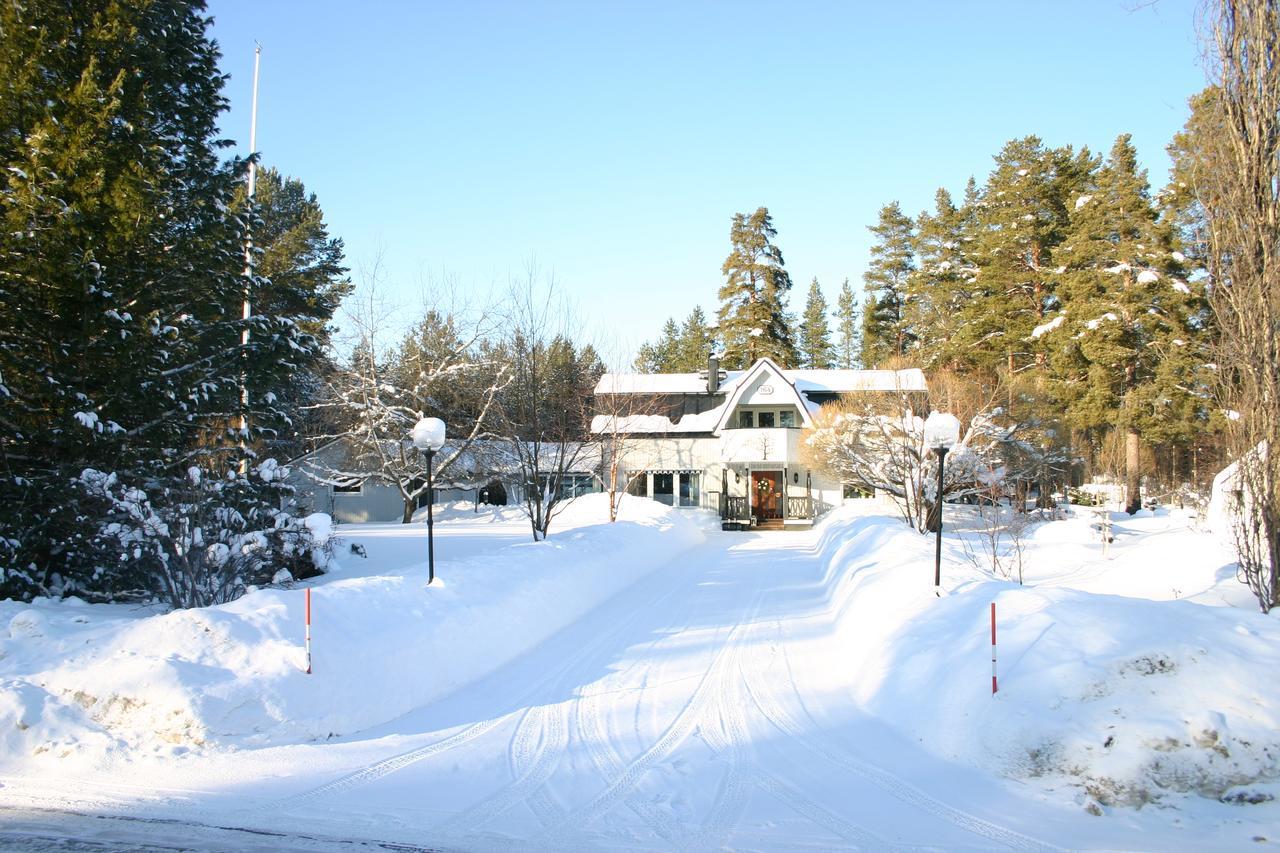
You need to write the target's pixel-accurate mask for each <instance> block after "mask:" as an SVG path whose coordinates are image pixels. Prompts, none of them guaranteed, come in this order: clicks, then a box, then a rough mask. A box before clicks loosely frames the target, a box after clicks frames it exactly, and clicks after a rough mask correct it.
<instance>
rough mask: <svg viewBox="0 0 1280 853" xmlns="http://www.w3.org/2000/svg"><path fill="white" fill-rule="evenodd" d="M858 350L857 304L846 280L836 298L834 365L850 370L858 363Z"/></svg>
mask: <svg viewBox="0 0 1280 853" xmlns="http://www.w3.org/2000/svg"><path fill="white" fill-rule="evenodd" d="M858 349H859V345H858V303H857V300H856V299H855V297H854V295H853V288H852V287H850V286H849V279H847V278H846V279H845V280H844V283H843V284H841V285H840V295H839V296H837V297H836V344H835V350H836V365H837V366H838V367H840V368H843V369H844V370H852V369H853V367H854V365H856V364H857V363H858Z"/></svg>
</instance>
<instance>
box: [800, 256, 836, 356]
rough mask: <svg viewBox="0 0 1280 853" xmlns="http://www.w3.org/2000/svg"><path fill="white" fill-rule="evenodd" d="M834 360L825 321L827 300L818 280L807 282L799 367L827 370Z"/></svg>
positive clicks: (833, 349) (833, 352) (829, 331)
mask: <svg viewBox="0 0 1280 853" xmlns="http://www.w3.org/2000/svg"><path fill="white" fill-rule="evenodd" d="M834 358H835V347H833V346H832V345H831V326H830V324H829V323H828V321H827V300H826V297H824V296H823V295H822V287H821V286H819V284H818V279H817V278H814V279H813V281H811V282H809V295H808V297H807V298H806V299H805V303H804V317H803V318H802V319H801V321H800V366H801V367H808V368H812V369H817V370H828V369H830V367H831V366H832V364H833V362H834Z"/></svg>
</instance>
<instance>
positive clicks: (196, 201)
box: [0, 0, 315, 597]
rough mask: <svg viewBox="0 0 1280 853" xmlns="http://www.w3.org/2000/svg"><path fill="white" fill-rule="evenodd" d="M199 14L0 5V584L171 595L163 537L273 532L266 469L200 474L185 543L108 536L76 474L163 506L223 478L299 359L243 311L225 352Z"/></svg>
mask: <svg viewBox="0 0 1280 853" xmlns="http://www.w3.org/2000/svg"><path fill="white" fill-rule="evenodd" d="M203 10H204V6H203V3H200V2H180V0H168V2H154V3H145V4H141V3H133V2H126V0H102V2H98V3H94V4H63V3H49V2H33V3H23V4H5V5H4V6H3V7H2V8H0V80H4V81H5V82H4V84H3V85H4V93H5V95H4V97H2V98H0V217H3V220H4V221H3V226H4V227H3V229H0V230H2V231H3V234H0V253H3V256H4V258H5V263H4V275H3V276H0V304H3V305H4V306H5V312H6V320H7V322H4V323H0V327H2V328H0V377H3V380H2V381H3V385H4V388H5V390H4V391H3V392H0V397H2V398H3V400H2V401H0V406H3V409H2V411H0V456H2V457H3V467H2V468H0V500H2V501H3V502H4V505H5V506H6V507H7V508H8V509H7V510H6V512H5V513H4V514H3V515H2V516H0V540H3V541H4V542H5V543H6V548H5V553H4V554H2V555H0V557H3V561H4V562H3V565H2V566H0V595H20V596H28V595H33V594H69V593H76V594H82V595H89V596H99V597H100V596H109V595H113V594H116V593H118V592H122V591H127V592H141V593H143V594H156V595H161V596H168V592H167V590H166V588H165V585H164V584H163V582H162V577H163V576H164V575H165V574H166V572H168V571H170V570H171V568H172V566H173V565H175V563H174V558H175V557H176V556H177V555H176V552H175V550H174V549H175V548H183V547H187V546H188V545H190V544H191V542H199V543H202V544H203V545H204V547H206V548H215V547H231V546H235V547H239V544H238V543H241V544H242V543H243V537H245V536H250V535H254V531H255V530H261V529H264V528H271V529H279V528H280V527H281V526H287V521H286V520H282V519H279V518H278V517H277V516H276V515H275V514H276V513H278V511H277V510H276V509H275V507H276V506H278V499H279V489H280V488H281V485H280V482H279V479H278V478H275V477H274V476H268V477H267V478H262V477H258V476H256V475H254V474H250V475H248V478H246V479H245V482H243V483H239V484H237V485H236V486H235V487H234V488H226V489H219V490H217V495H218V497H215V498H214V500H215V501H217V500H226V501H230V503H226V504H221V506H223V507H224V509H225V510H226V511H225V512H213V514H212V515H211V516H210V517H212V518H215V519H216V520H217V524H216V526H213V527H208V528H207V529H201V530H200V531H198V532H197V534H196V535H194V536H193V538H192V539H191V542H187V543H183V542H182V541H181V540H180V539H179V540H173V541H166V540H164V537H162V536H159V535H158V531H159V528H157V527H155V526H154V525H147V524H141V525H135V526H132V527H131V529H132V531H133V534H134V536H133V539H132V540H131V541H129V542H128V543H125V542H122V541H121V540H120V538H119V536H118V535H117V534H118V533H119V532H120V530H121V529H122V528H121V527H110V526H109V525H112V524H120V523H122V521H121V519H120V517H119V512H116V510H119V511H120V512H126V514H127V511H126V510H120V507H121V506H122V504H120V503H119V502H118V501H112V500H111V499H110V498H108V497H107V496H106V495H105V494H104V493H103V490H102V489H100V488H97V487H96V486H93V487H91V486H90V485H87V483H86V479H85V477H84V476H83V475H84V473H85V472H86V471H97V472H101V473H102V475H103V477H105V478H107V480H110V481H111V482H112V483H113V484H114V485H113V488H115V489H116V490H117V491H116V493H117V495H119V494H125V495H127V496H128V498H127V499H126V500H125V502H124V504H123V505H128V506H140V505H141V504H142V503H144V502H151V503H152V505H153V506H165V507H177V508H176V509H174V510H173V511H172V512H167V514H166V513H164V512H162V513H159V514H158V516H157V517H159V518H161V519H168V520H176V519H177V518H178V517H179V516H180V514H181V512H182V510H181V508H180V507H181V501H174V500H170V498H169V496H170V495H172V494H175V493H176V492H178V491H181V490H187V485H186V484H188V483H190V482H191V475H190V471H191V469H192V468H197V467H198V468H203V469H205V470H206V471H207V472H211V473H213V474H214V477H213V480H214V481H217V482H222V481H223V479H224V476H223V475H224V473H225V472H227V471H234V470H235V469H236V468H237V467H238V464H237V462H238V460H237V459H236V458H235V456H236V455H237V444H238V441H237V439H238V438H239V435H238V434H237V427H238V423H239V418H240V416H241V415H242V414H247V415H248V416H249V417H250V421H251V423H252V424H253V428H254V429H255V430H257V431H259V432H261V431H265V430H270V429H273V428H275V427H278V426H279V425H280V423H281V422H282V420H281V417H280V415H281V412H280V411H279V408H278V406H277V405H276V404H275V398H274V396H273V394H274V390H275V389H277V388H279V387H280V386H281V385H282V384H284V383H286V382H287V381H288V378H289V377H290V376H291V375H292V374H294V373H296V372H297V371H298V370H300V369H303V368H304V367H305V365H306V364H307V363H308V362H309V361H311V360H312V359H314V357H315V347H314V343H313V342H312V341H311V340H310V339H309V338H308V337H307V336H306V335H304V334H303V333H302V332H301V331H300V330H299V329H298V327H297V324H296V322H295V321H294V320H293V318H292V317H288V316H280V315H270V314H261V313H257V314H255V315H254V316H253V317H251V318H250V319H249V320H248V321H247V324H248V326H249V327H250V328H251V330H252V338H251V342H250V344H249V346H248V347H242V346H241V342H240V339H241V331H242V330H243V328H244V327H245V325H246V322H245V321H243V320H242V319H241V302H242V299H243V298H244V295H245V292H246V289H248V290H250V291H251V295H254V296H256V295H257V294H256V292H253V291H255V290H256V284H257V282H254V283H252V284H251V283H249V282H247V281H246V279H245V277H244V276H243V265H244V259H243V247H244V236H245V235H244V224H245V223H244V222H243V221H242V220H241V219H239V218H237V217H236V216H234V215H233V213H232V208H233V203H234V198H235V193H236V191H237V189H238V186H239V183H240V180H241V178H242V176H243V174H244V164H243V163H242V162H231V163H224V162H222V161H220V159H219V156H218V151H219V149H220V148H221V147H222V146H223V145H224V143H223V142H221V141H219V140H218V139H217V137H216V132H217V122H218V116H219V114H220V113H221V111H222V110H223V109H224V108H225V100H224V99H223V96H222V93H221V89H222V84H223V80H224V78H223V76H222V74H221V73H220V72H219V71H218V68H217V59H218V53H217V49H216V47H215V45H214V44H213V42H212V41H211V40H210V39H209V38H208V35H207V28H208V26H209V20H208V19H207V18H206V17H205V16H204V14H203ZM242 387H247V389H248V391H249V394H248V400H249V403H248V407H247V410H246V407H245V406H243V405H242V403H241V388H242ZM255 467H259V466H255ZM239 476H241V475H238V474H235V473H232V474H231V475H230V477H231V478H232V479H233V480H234V479H235V478H236V477H239ZM95 482H103V481H99V480H95ZM202 482H205V483H208V482H211V480H210V478H209V477H202ZM121 490H123V491H121ZM211 494H212V493H211ZM135 498H137V500H135ZM104 502H105V503H104ZM211 511H212V510H211ZM113 513H114V514H115V516H114V517H110V516H112V514H113ZM104 516H107V517H106V518H105V519H104ZM126 521H127V519H126ZM166 523H167V522H166ZM104 525H107V527H104ZM264 542H265V538H264ZM267 546H268V547H274V546H273V545H270V543H267ZM280 559H281V560H282V561H284V562H287V561H288V558H286V557H284V556H283V555H280ZM270 562H271V561H270V560H268V561H262V562H255V563H254V565H253V567H252V571H253V572H255V574H252V575H251V576H249V577H242V578H239V580H238V581H237V583H245V582H255V581H258V580H261V579H262V576H261V572H263V571H266V567H267V566H269V564H270ZM266 577H267V579H269V578H270V573H268V574H267V575H266ZM231 588H233V589H234V588H236V584H235V583H233V584H231Z"/></svg>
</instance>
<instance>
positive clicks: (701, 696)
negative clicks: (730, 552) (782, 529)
mask: <svg viewBox="0 0 1280 853" xmlns="http://www.w3.org/2000/svg"><path fill="white" fill-rule="evenodd" d="M762 599H763V591H762V590H760V589H759V588H757V590H756V592H755V595H754V600H753V602H752V604H751V605H750V607H749V609H748V611H747V613H744V614H743V615H742V616H740V617H739V618H738V620H737V621H736V622H735V623H734V624H733V626H732V627H731V628H730V629H729V632H728V634H727V635H726V637H725V640H724V643H723V644H722V645H721V646H720V648H719V649H718V650H717V651H716V653H715V655H714V657H713V658H712V661H711V664H710V665H709V666H708V667H707V669H706V671H705V672H704V673H703V675H702V678H701V679H699V681H698V685H697V687H695V688H694V691H693V693H692V694H691V695H690V697H689V699H688V700H686V702H685V704H684V705H683V706H682V707H681V709H680V711H679V712H678V713H677V714H676V716H675V718H674V719H673V720H672V721H671V723H670V724H668V726H667V728H666V729H665V730H664V731H663V733H662V735H661V736H660V737H659V738H658V740H657V741H656V742H655V743H654V744H653V745H652V746H650V747H649V748H648V749H646V750H645V751H644V752H643V753H641V755H640V756H639V757H638V758H636V759H635V760H634V761H632V762H631V763H630V764H628V765H627V766H626V768H625V769H624V770H623V771H622V772H621V773H619V774H617V775H616V776H615V777H614V779H613V780H612V781H611V782H610V783H609V784H608V785H607V786H606V787H605V789H604V790H603V791H602V792H600V793H599V794H597V795H596V796H595V797H594V798H592V800H591V801H590V802H588V803H587V804H586V805H584V806H582V807H580V808H578V809H576V810H574V811H572V812H570V813H569V814H568V815H567V816H566V817H565V819H564V820H563V821H562V822H561V823H560V824H558V825H557V826H555V827H552V828H551V830H549V831H548V832H545V833H543V834H542V835H541V836H539V838H538V839H537V840H539V841H542V840H549V839H550V838H551V837H552V836H558V835H559V834H560V833H563V832H564V831H567V830H570V829H573V828H581V827H585V826H587V825H589V824H591V823H593V822H594V821H596V820H598V819H599V818H601V817H603V816H604V815H606V814H608V813H609V812H610V811H612V810H613V809H614V808H615V807H616V806H617V805H619V803H621V802H624V801H627V799H628V798H629V797H630V796H631V795H632V793H633V792H634V790H635V788H636V786H637V785H638V784H639V782H640V780H641V779H642V778H643V777H644V776H645V775H646V774H647V773H648V772H649V771H650V770H652V769H653V768H654V767H655V766H657V765H658V763H659V762H661V761H665V760H666V759H667V758H669V757H670V756H671V754H672V753H673V752H674V751H675V750H676V748H677V747H678V746H680V744H682V743H683V742H684V741H685V740H686V739H687V738H688V737H689V735H690V734H691V733H692V732H693V730H694V729H695V728H696V727H697V726H699V724H701V723H703V722H704V721H705V720H706V719H707V718H708V716H709V715H708V708H710V707H712V705H713V703H716V702H718V703H719V704H723V703H724V702H726V701H727V700H728V699H729V695H728V691H727V689H726V685H725V682H723V681H722V680H721V678H720V675H721V672H722V670H723V668H724V667H725V666H726V659H727V657H728V656H729V654H730V652H731V650H732V648H733V647H734V645H735V644H736V643H737V642H738V641H739V640H738V637H739V636H740V635H741V634H742V633H743V628H744V625H745V623H747V622H748V621H750V620H751V619H753V618H755V616H756V614H757V613H758V612H759V610H760V605H761V602H762ZM713 690H714V696H713V695H711V694H712V691H713Z"/></svg>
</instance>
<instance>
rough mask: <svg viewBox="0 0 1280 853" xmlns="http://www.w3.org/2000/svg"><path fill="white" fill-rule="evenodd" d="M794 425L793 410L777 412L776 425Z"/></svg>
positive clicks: (794, 415) (794, 416)
mask: <svg viewBox="0 0 1280 853" xmlns="http://www.w3.org/2000/svg"><path fill="white" fill-rule="evenodd" d="M795 425H796V413H795V412H778V426H780V427H794V426H795Z"/></svg>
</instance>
